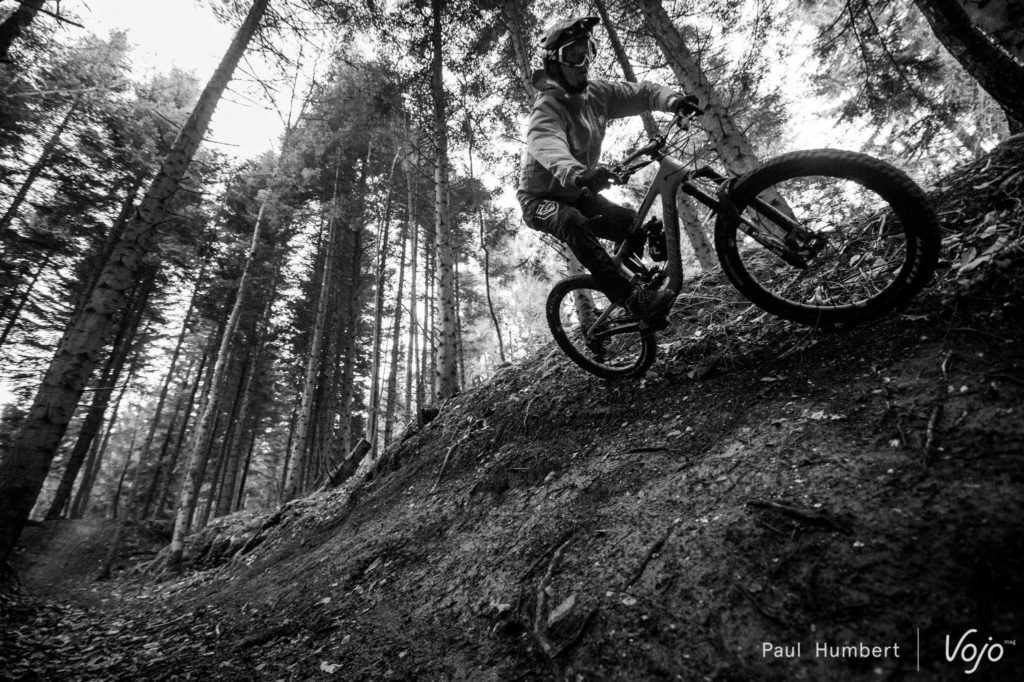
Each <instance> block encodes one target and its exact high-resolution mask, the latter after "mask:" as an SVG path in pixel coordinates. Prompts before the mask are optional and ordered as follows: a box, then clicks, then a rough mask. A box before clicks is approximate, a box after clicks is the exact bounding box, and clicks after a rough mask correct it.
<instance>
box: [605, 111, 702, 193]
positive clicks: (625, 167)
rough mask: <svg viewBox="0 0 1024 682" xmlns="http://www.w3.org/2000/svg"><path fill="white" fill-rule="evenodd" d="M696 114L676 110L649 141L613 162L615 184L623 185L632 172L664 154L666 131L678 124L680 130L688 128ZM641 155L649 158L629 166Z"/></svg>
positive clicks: (666, 140) (611, 169) (612, 170)
mask: <svg viewBox="0 0 1024 682" xmlns="http://www.w3.org/2000/svg"><path fill="white" fill-rule="evenodd" d="M697 115H698V112H690V113H688V114H684V113H682V112H677V113H676V114H675V115H674V116H673V117H672V118H671V119H669V121H668V123H666V124H665V126H664V128H662V130H661V131H660V132H659V133H658V134H657V135H655V136H654V137H652V138H651V140H650V142H648V143H647V144H645V145H644V146H642V147H640V148H639V149H637V150H635V151H633V152H632V153H631V154H630V155H629V156H627V157H626V158H624V159H623V160H622V161H620V162H619V163H617V164H615V165H614V166H612V167H611V168H609V170H610V171H611V172H612V174H613V175H614V176H615V184H617V185H624V184H626V183H627V182H629V178H630V177H632V175H633V173H635V172H637V171H638V170H640V169H641V168H643V167H644V166H647V165H648V164H650V163H652V162H654V161H657V160H659V159H660V158H661V157H662V156H664V150H665V145H666V143H667V142H668V133H669V131H671V130H672V128H673V127H675V126H679V128H681V129H682V130H689V129H690V123H691V122H692V121H693V119H694V118H695V117H696V116H697ZM641 156H649V157H650V158H649V159H647V160H646V161H644V162H642V163H639V164H636V165H635V166H632V167H630V166H629V164H630V163H632V162H633V161H635V160H637V159H638V158H640V157H641Z"/></svg>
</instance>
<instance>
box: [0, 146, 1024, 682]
mask: <svg viewBox="0 0 1024 682" xmlns="http://www.w3.org/2000/svg"><path fill="white" fill-rule="evenodd" d="M1022 143H1024V140H1019V141H1018V143H1017V145H1008V146H1007V147H1006V148H1004V149H1001V150H1000V151H999V152H998V153H997V154H995V155H994V156H993V157H991V158H989V159H986V160H984V161H983V162H982V163H980V164H978V165H977V166H975V167H973V168H971V169H967V170H965V171H964V172H963V173H961V174H959V175H957V176H954V177H953V178H952V179H951V180H950V181H949V183H947V185H946V186H945V187H944V188H941V189H940V191H939V192H938V193H937V195H936V196H937V199H938V200H939V202H940V209H941V212H942V217H943V219H944V221H945V222H946V223H947V224H948V225H949V226H950V228H949V232H948V233H947V236H946V240H945V245H946V249H945V253H946V256H947V261H946V266H945V270H944V272H943V273H942V276H941V278H940V279H939V281H938V282H937V284H936V286H935V287H934V288H933V290H932V291H931V292H930V293H929V294H928V295H926V296H923V297H922V298H921V299H920V300H919V301H918V302H916V303H915V304H914V305H913V307H912V308H911V309H910V310H908V311H907V312H906V313H904V314H903V315H901V316H899V317H895V318H892V319H888V320H884V321H882V322H879V323H876V324H873V325H870V326H865V327H859V328H856V329H852V330H844V331H839V332H818V331H813V330H807V329H803V328H799V327H795V326H792V325H790V324H788V323H784V322H781V321H778V320H775V319H773V318H769V317H767V316H764V315H761V314H760V313H759V312H758V311H756V310H753V309H750V308H749V306H747V305H746V304H745V303H744V302H743V301H741V300H739V299H738V298H737V297H736V296H735V295H734V294H732V293H730V290H729V289H728V287H725V286H724V285H722V284H721V283H720V282H717V281H714V280H708V281H705V282H703V283H702V287H701V288H700V289H699V290H695V294H698V293H699V296H697V295H695V296H694V297H693V298H691V299H688V300H683V301H681V302H680V303H679V304H677V307H676V312H675V313H674V317H673V320H674V323H675V324H674V328H673V332H672V333H671V334H668V335H666V336H665V337H664V344H663V347H662V349H661V350H662V354H661V357H662V360H660V361H659V363H658V364H657V365H656V366H655V371H654V373H653V374H652V375H651V376H649V377H648V378H647V379H646V380H645V381H643V382H639V383H618V384H609V383H605V382H602V381H600V380H596V379H594V378H591V377H589V376H587V375H584V374H583V373H581V372H580V371H578V370H577V369H575V368H574V367H573V366H572V365H570V364H569V363H568V362H567V361H566V360H564V359H563V358H562V357H561V356H560V355H559V354H558V353H557V352H556V351H554V350H552V351H550V352H549V353H547V354H543V355H541V356H538V357H536V358H534V359H532V360H531V361H529V362H527V363H524V364H522V365H519V366H515V367H511V368H508V369H506V370H504V371H503V372H501V373H499V375H498V376H496V377H495V378H494V379H493V380H491V381H490V382H488V383H487V384H485V385H483V386H480V387H477V388H475V389H474V390H472V391H469V392H467V393H465V394H463V395H461V396H459V397H458V398H456V399H454V400H452V401H451V402H450V403H448V404H446V405H444V406H443V407H442V410H441V413H440V416H439V417H438V418H437V419H436V420H435V421H434V422H432V423H431V424H429V425H428V426H426V427H425V428H423V429H422V430H421V431H419V432H418V433H415V434H413V435H411V436H409V437H408V438H407V439H406V440H404V441H403V442H402V443H401V444H400V445H399V446H398V447H396V448H393V449H392V450H390V451H389V452H388V453H387V456H386V457H385V459H384V460H383V461H382V462H381V464H380V466H379V467H378V469H377V470H376V471H375V472H374V473H373V475H372V476H371V477H370V478H369V480H367V481H365V482H364V483H363V484H361V485H360V486H358V487H357V488H356V489H355V491H354V492H352V493H351V495H350V494H349V493H348V492H347V491H341V492H335V493H331V494H326V495H321V496H315V497H313V498H310V499H309V500H305V501H303V502H301V503H300V504H296V505H294V506H292V507H290V508H289V509H288V510H286V512H285V513H284V514H282V515H281V516H280V517H279V522H278V523H277V524H276V525H275V526H274V527H273V528H271V529H269V531H268V535H267V539H266V540H265V541H264V542H263V544H262V545H260V546H259V547H258V548H257V549H256V550H255V551H253V552H250V553H248V554H246V555H245V556H238V557H236V558H235V559H234V560H232V561H231V562H229V563H227V564H224V565H222V566H220V567H219V568H215V569H210V570H207V571H204V572H201V573H196V574H192V575H190V576H189V577H188V578H186V579H184V580H181V581H178V582H171V583H163V584H158V585H152V584H145V585H134V586H133V585H131V584H128V583H122V584H117V585H114V586H113V587H112V588H111V589H112V590H113V592H114V593H116V594H117V595H118V596H119V597H120V598H121V599H122V601H121V605H120V607H118V608H115V609H113V610H112V611H110V612H108V613H106V614H100V613H91V612H80V611H77V610H70V609H67V608H64V607H57V606H53V605H52V604H50V605H46V604H39V603H35V602H31V601H30V603H29V605H28V606H24V605H22V606H20V607H19V608H20V609H21V610H20V611H18V613H19V614H21V615H19V616H18V618H19V619H20V620H16V619H9V621H8V622H9V623H11V624H12V629H17V631H18V632H23V630H22V629H21V628H23V627H24V624H25V623H28V622H34V623H35V624H36V630H37V631H42V632H44V633H46V632H52V633H57V632H64V633H67V632H68V630H69V628H70V627H71V625H73V624H76V623H77V624H81V623H83V622H87V623H88V624H89V627H87V628H79V630H78V631H76V632H78V634H76V635H73V636H69V637H64V638H61V637H58V636H57V635H55V634H51V635H27V634H26V635H24V636H23V637H21V638H20V639H19V640H18V642H17V643H16V646H12V647H10V648H8V649H7V651H10V652H13V653H11V654H8V661H10V662H11V663H12V667H11V668H10V669H11V670H14V671H16V674H15V677H16V675H17V674H20V672H19V671H24V670H27V669H28V668H27V667H25V661H27V660H28V659H27V657H28V656H29V654H30V653H31V652H32V651H39V650H42V651H45V652H46V653H47V659H48V660H51V661H53V660H58V661H60V668H59V669H58V668H57V667H56V665H57V664H50V666H51V667H49V668H47V667H45V665H46V664H44V667H42V668H39V667H38V666H37V670H42V672H43V677H44V678H51V679H57V678H58V677H59V678H60V679H64V678H65V677H66V673H67V671H68V670H71V671H77V673H75V672H72V673H71V677H74V676H75V675H76V674H79V675H80V677H81V678H82V679H118V678H120V679H139V678H143V677H145V678H152V679H268V680H277V679H295V680H299V679H321V678H322V679H328V678H332V677H333V678H335V679H346V680H350V679H351V680H362V679H366V680H378V679H410V680H412V679H415V680H423V679H426V680H442V679H444V680H474V681H475V680H533V679H568V680H606V679H611V680H648V679H683V680H703V679H712V680H761V679H764V680H800V679H806V680H861V679H915V680H916V679H920V680H932V679H939V680H958V679H972V680H973V679H986V680H989V679H992V680H1018V679H1021V678H1022V677H1024V651H1022V648H1024V642H1020V636H1021V635H1022V634H1024V628H1022V625H1024V611H1022V610H1021V609H1020V606H1019V604H1021V603H1024V576H1022V575H1021V571H1020V566H1021V560H1022V558H1024V514H1022V511H1024V509H1022V507H1024V495H1022V488H1024V457H1022V456H1024V420H1022V418H1021V414H1022V409H1024V400H1022V398H1024V386H1022V385H1024V371H1022V369H1024V354H1022V351H1024V348H1022V346H1024V342H1022V334H1021V332H1022V327H1024V305H1022V294H1024V281H1022V280H1021V265H1022V263H1024V257H1022V252H1021V246H1020V242H1021V235H1022V232H1024V209H1022V199H1024V192H1022V187H1024V170H1022V169H1024V162H1022V160H1024V153H1022V151H1021V146H1022ZM978 261H980V262H978ZM249 523H251V521H249ZM62 623H63V625H62ZM990 638H991V639H990ZM95 647H103V648H104V649H105V650H108V651H114V652H117V656H118V657H117V659H116V661H115V662H114V663H111V664H109V665H106V666H105V667H104V666H102V664H100V663H97V662H96V661H95V659H91V658H89V657H88V656H89V655H90V652H93V651H95ZM798 647H799V648H798ZM821 647H824V649H822V648H821ZM842 647H847V648H846V649H844V648H842ZM979 654H980V659H979V660H975V658H976V657H977V656H978V655H979ZM949 659H953V660H949ZM89 666H92V667H89ZM97 666H100V667H97ZM968 671H970V672H971V674H970V676H967V672H968ZM58 672H59V673H60V674H59V675H58Z"/></svg>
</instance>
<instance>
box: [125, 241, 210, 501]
mask: <svg viewBox="0 0 1024 682" xmlns="http://www.w3.org/2000/svg"><path fill="white" fill-rule="evenodd" d="M206 264H207V261H206V260H205V259H204V260H203V264H202V266H201V267H200V268H199V275H198V276H197V277H196V286H195V289H193V290H192V296H191V298H190V299H189V302H188V309H187V310H186V311H185V319H184V320H183V321H182V323H181V331H180V332H178V339H177V341H176V342H175V344H174V351H173V352H172V353H171V362H170V365H169V366H168V368H167V374H166V375H165V376H164V381H163V385H162V386H161V387H160V395H159V396H157V400H156V407H155V408H154V409H153V416H152V417H151V418H150V422H149V429H147V431H146V437H145V438H144V439H143V441H142V447H141V448H140V449H139V464H138V466H137V467H136V480H137V481H138V479H139V477H140V476H141V475H142V470H143V468H144V467H145V466H146V465H148V464H149V449H150V448H151V447H152V446H153V439H154V438H155V437H156V430H157V427H158V426H159V424H160V417H161V416H163V411H164V403H165V402H167V393H168V392H169V391H170V388H171V381H172V380H173V379H174V373H175V371H177V369H178V358H179V357H180V356H181V347H182V345H183V344H184V343H185V336H186V334H188V323H189V320H190V319H191V318H192V311H193V310H194V309H195V304H196V297H197V296H198V295H199V286H200V284H201V283H202V281H203V275H204V274H205V272H206ZM165 452H166V449H163V450H161V453H160V457H159V459H158V460H157V461H155V462H153V477H154V478H155V477H156V476H157V472H158V470H159V468H160V464H161V462H162V460H163V455H164V453H165ZM138 488H139V486H138V485H134V484H133V486H132V489H133V490H138ZM147 496H148V495H147ZM145 507H148V504H146V505H144V508H145Z"/></svg>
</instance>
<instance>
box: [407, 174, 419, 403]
mask: <svg viewBox="0 0 1024 682" xmlns="http://www.w3.org/2000/svg"><path fill="white" fill-rule="evenodd" d="M405 175H406V185H407V197H406V204H407V207H406V212H407V220H408V229H409V231H410V234H411V235H412V244H410V247H409V248H410V258H411V262H410V264H409V268H410V269H409V283H410V285H409V342H408V348H407V351H406V358H405V410H406V414H417V413H418V412H419V409H420V407H422V406H421V405H420V404H419V403H415V404H414V402H413V393H412V386H413V379H414V377H416V376H418V374H419V372H417V371H416V368H417V366H418V363H419V352H418V350H419V348H418V341H419V333H418V331H419V330H418V329H417V319H416V318H417V310H416V308H417V306H418V305H419V303H418V302H417V300H416V266H417V265H418V264H419V241H420V240H419V236H420V229H419V224H418V223H417V222H416V162H415V161H414V160H411V158H410V157H406V167H405Z"/></svg>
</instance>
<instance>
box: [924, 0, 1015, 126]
mask: <svg viewBox="0 0 1024 682" xmlns="http://www.w3.org/2000/svg"><path fill="white" fill-rule="evenodd" d="M914 4H915V5H917V8H918V9H919V10H921V13H922V14H924V17H925V19H927V21H928V25H929V26H931V27H932V31H933V32H934V33H935V37H936V38H938V39H939V42H940V43H942V45H943V47H945V48H946V49H947V50H948V51H949V53H950V54H951V55H953V58H954V59H956V60H957V61H958V62H960V65H961V66H963V67H964V70H966V71H967V73H969V74H970V75H971V77H972V78H974V79H975V80H976V81H978V83H979V84H980V85H981V87H982V88H983V89H984V90H985V92H987V93H988V94H989V95H991V96H992V99H994V100H995V101H996V103H997V104H999V106H1000V107H1002V109H1003V111H1004V112H1005V113H1006V118H1007V120H1008V122H1009V124H1010V131H1011V132H1012V133H1018V132H1022V131H1024V65H1022V64H1020V63H1018V62H1017V61H1016V60H1014V58H1013V57H1011V56H1010V54H1008V53H1007V52H1005V51H1003V50H1002V49H1000V48H999V47H998V46H997V45H996V44H995V43H994V42H992V41H991V40H990V39H989V38H988V37H987V36H986V35H985V34H984V33H982V32H981V31H980V30H979V29H978V27H977V25H976V24H974V23H972V22H971V19H970V17H968V15H967V12H966V11H965V10H964V8H963V5H962V4H961V3H960V2H958V1H957V0H914ZM1017 28H1018V31H1019V30H1020V25H1019V24H1018V26H1017Z"/></svg>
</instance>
